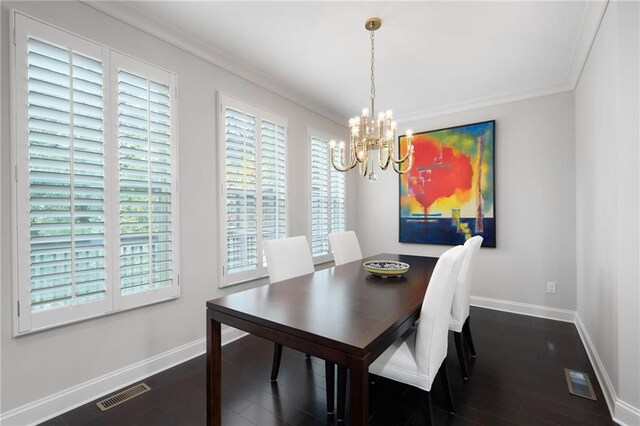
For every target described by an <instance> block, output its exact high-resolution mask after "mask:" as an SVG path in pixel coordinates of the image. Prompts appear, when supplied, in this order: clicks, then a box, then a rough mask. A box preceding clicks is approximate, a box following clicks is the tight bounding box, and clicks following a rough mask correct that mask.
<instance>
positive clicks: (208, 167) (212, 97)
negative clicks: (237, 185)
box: [0, 1, 354, 413]
mask: <svg viewBox="0 0 640 426" xmlns="http://www.w3.org/2000/svg"><path fill="white" fill-rule="evenodd" d="M12 7H13V8H15V9H17V10H19V11H23V12H24V13H26V14H28V15H31V16H33V17H36V18H39V19H42V20H44V21H46V22H48V23H51V24H54V25H57V26H59V27H61V28H64V29H66V30H68V31H71V32H74V33H76V34H79V35H81V36H84V37H87V38H89V39H92V40H94V41H97V42H99V43H103V44H106V45H109V46H111V47H113V48H115V49H118V50H120V51H122V52H125V53H127V54H130V55H133V56H135V57H138V58H140V59H143V60H146V61H148V62H150V63H152V64H155V65H158V66H160V67H163V68H166V69H169V70H171V71H174V72H176V73H177V74H178V89H179V101H178V107H179V111H178V113H179V124H178V139H179V156H180V158H179V168H180V176H179V185H180V187H179V191H180V219H181V221H180V237H181V241H180V250H181V262H182V264H181V287H182V289H181V297H180V298H179V299H178V300H176V301H171V302H166V303H161V304H157V305H154V306H149V307H145V308H140V309H136V310H133V311H129V312H123V313H118V314H114V315H110V316H108V317H104V318H100V319H94V320H89V321H85V322H81V323H77V324H74V325H70V326H65V327H60V328H56V329H53V330H50V331H45V332H40V333H36V334H33V335H29V336H24V337H20V338H14V337H12V334H11V323H12V317H11V312H12V309H11V308H12V306H11V305H12V303H11V300H12V296H11V244H10V238H9V236H10V235H11V227H10V223H11V216H10V215H11V214H12V211H13V206H12V202H11V197H10V165H11V162H10V142H11V140H10V136H9V134H10V133H9V126H8V124H9V118H8V111H9V105H10V104H9V72H8V71H9V53H10V49H9V28H10V25H9V15H10V14H9V8H12ZM1 19H2V26H1V27H2V29H1V31H2V34H1V35H2V45H1V48H2V63H1V66H2V81H1V87H2V99H1V101H2V105H1V106H2V111H3V113H2V133H1V136H2V144H1V146H0V162H1V172H0V173H1V177H2V179H1V187H0V200H1V209H0V212H1V221H0V227H1V231H2V232H1V233H2V241H1V245H0V251H1V259H2V262H1V265H0V271H1V273H2V276H1V283H2V286H1V302H0V303H1V307H2V318H1V319H2V326H1V340H0V343H1V344H2V361H1V362H2V365H1V372H2V384H1V400H0V412H4V413H6V412H7V411H10V410H12V409H15V408H16V407H19V406H22V405H23V404H28V403H31V402H33V401H35V400H38V399H40V398H43V397H46V396H49V395H51V394H53V393H55V392H58V391H62V390H64V389H67V388H70V387H72V386H75V385H78V384H81V383H84V382H86V381H88V380H91V379H94V378H96V377H98V376H101V375H104V374H109V373H111V372H113V371H115V370H118V369H120V368H123V367H126V366H129V365H131V364H133V363H136V362H139V361H141V360H145V359H147V358H149V357H152V356H155V355H158V354H161V353H165V352H166V351H169V350H172V349H174V348H177V347H180V346H181V345H184V344H188V343H190V342H194V341H198V339H201V338H203V337H204V335H205V301H206V300H209V299H212V298H215V297H218V296H221V295H223V294H227V293H230V292H235V291H239V290H243V289H246V288H248V286H247V285H244V286H234V287H231V288H227V289H225V290H224V291H222V290H220V289H219V288H218V282H217V274H218V271H219V267H220V265H219V262H218V257H219V253H218V227H217V224H216V223H217V219H218V218H217V211H218V209H217V204H218V201H219V200H218V199H217V195H216V190H215V189H216V188H217V187H218V185H217V169H218V165H217V159H216V152H217V151H216V144H217V143H218V141H217V140H216V139H217V134H218V133H217V128H216V92H217V91H218V90H221V91H223V92H225V93H227V94H230V95H233V96H235V97H237V98H240V99H242V100H245V101H247V102H250V103H253V104H255V105H258V106H261V107H263V108H265V109H268V110H270V111H273V112H275V113H277V114H279V115H281V116H284V117H286V118H287V119H288V123H289V133H288V136H289V139H288V142H289V175H288V179H289V185H290V191H289V206H290V208H291V210H290V212H291V215H290V216H291V221H290V233H291V235H299V234H306V233H307V232H308V228H309V226H310V225H309V218H308V217H309V207H308V206H309V200H308V189H307V186H308V185H307V182H309V177H308V175H307V170H308V169H307V164H308V161H307V160H306V159H307V156H308V150H307V146H308V127H313V128H315V129H318V130H321V131H323V132H324V133H327V134H331V135H335V136H336V137H344V135H345V133H346V129H345V127H344V126H341V125H338V124H336V123H334V122H332V121H330V120H328V119H325V118H324V117H322V116H320V115H318V114H316V113H313V112H311V111H309V110H307V109H305V108H303V107H301V106H299V105H297V104H294V103H293V102H290V101H288V100H287V99H285V98H283V97H280V96H277V95H275V94H274V93H272V92H270V91H268V90H265V89H263V88H261V87H259V86H257V85H255V84H252V83H250V82H248V81H246V80H243V79H241V78H239V77H237V76H235V75H233V74H231V73H229V72H226V71H224V70H222V69H220V68H218V67H216V66H213V65H211V64H209V63H207V62H205V61H203V60H201V59H198V58H196V57H194V56H192V55H190V54H188V53H185V52H184V51H181V50H179V49H177V48H175V47H173V46H171V45H169V44H167V43H164V42H162V41H159V40H158V39H155V38H153V37H151V36H149V35H147V34H145V33H143V32H141V31H138V30H136V29H134V28H132V27H130V26H128V25H126V24H123V23H122V22H120V21H118V20H115V19H112V18H110V17H108V16H107V15H104V14H102V13H101V12H98V11H96V10H95V9H93V8H91V7H88V6H86V5H84V4H81V3H78V2H20V3H18V2H16V3H7V2H4V1H3V2H2V16H1ZM349 181H351V180H349ZM350 185H351V184H348V186H350ZM347 191H348V192H349V191H350V188H348V189H347ZM353 207H354V205H353V203H350V204H348V206H347V208H348V209H350V217H352V216H353V211H354V209H353ZM348 223H352V221H351V220H349V221H348ZM202 348H204V346H202Z"/></svg>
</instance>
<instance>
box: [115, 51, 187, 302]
mask: <svg viewBox="0 0 640 426" xmlns="http://www.w3.org/2000/svg"><path fill="white" fill-rule="evenodd" d="M118 63H120V64H121V65H120V66H117V67H116V68H117V70H118V71H117V93H118V97H117V102H118V154H119V163H118V181H119V194H120V203H119V204H120V211H119V227H120V253H119V255H120V265H119V266H120V296H131V295H140V294H145V293H152V292H159V291H161V290H164V293H159V294H174V295H175V291H170V290H171V288H172V287H173V288H174V287H175V285H176V282H175V281H176V269H177V259H176V257H177V256H176V250H177V247H176V245H175V240H174V228H175V226H176V223H175V213H176V212H175V208H176V207H175V205H176V203H175V200H174V197H175V194H174V192H175V190H174V186H175V182H174V178H173V167H172V166H173V159H172V152H173V146H172V134H171V133H172V131H173V129H172V125H171V123H172V116H171V115H172V106H171V96H172V91H171V85H172V83H171V79H170V76H169V75H168V74H167V73H166V72H159V71H158V70H157V69H155V68H152V67H150V66H148V65H146V64H143V63H140V62H139V61H135V60H133V59H131V58H124V57H118ZM129 68H132V69H129ZM154 72H155V74H157V75H158V76H157V77H156V76H154ZM144 297H145V298H151V299H152V298H153V296H149V295H145V296H144Z"/></svg>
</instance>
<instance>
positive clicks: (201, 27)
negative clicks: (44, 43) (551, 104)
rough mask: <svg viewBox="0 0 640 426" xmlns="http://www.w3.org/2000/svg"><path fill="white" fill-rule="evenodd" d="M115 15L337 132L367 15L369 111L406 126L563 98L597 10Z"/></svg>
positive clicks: (353, 91) (426, 5)
mask: <svg viewBox="0 0 640 426" xmlns="http://www.w3.org/2000/svg"><path fill="white" fill-rule="evenodd" d="M94 5H95V3H94ZM594 5H595V7H594ZM111 6H113V3H112V4H111ZM97 7H98V8H100V9H102V10H105V8H106V9H109V7H103V6H97ZM117 9H118V10H117V12H118V13H119V14H120V16H119V17H120V18H125V20H129V21H132V20H135V19H134V17H135V16H139V17H144V18H145V19H144V21H143V20H140V21H139V22H144V26H145V29H146V30H147V31H149V32H156V35H160V36H161V37H163V38H165V39H167V38H169V39H171V41H173V42H174V44H177V45H179V46H182V47H184V46H187V47H189V48H190V50H192V51H193V52H195V53H200V54H201V56H206V57H208V58H215V61H214V62H216V63H218V64H219V65H222V66H224V67H226V68H228V69H231V70H232V71H234V72H238V73H239V74H241V75H243V76H244V77H247V78H249V79H251V80H253V81H257V82H258V83H260V82H261V80H263V81H267V82H269V84H267V85H266V86H267V87H269V88H271V89H272V90H274V91H276V92H280V93H284V94H285V96H287V95H290V96H288V97H290V98H293V99H294V100H295V101H297V102H299V103H302V104H303V105H307V106H309V105H312V107H313V106H318V107H319V108H320V109H321V110H323V111H329V112H330V115H331V116H333V117H341V118H342V119H343V120H344V121H345V123H346V120H347V118H348V117H350V116H353V115H355V114H357V113H358V112H359V111H360V110H361V109H362V108H363V107H365V106H368V99H369V84H370V81H369V72H370V71H369V54H370V53H369V34H368V32H367V31H366V30H365V29H364V22H365V20H366V19H367V18H369V17H371V16H378V17H380V18H382V20H383V24H382V28H381V29H380V30H378V31H377V32H376V88H377V94H376V107H377V109H389V108H391V109H393V110H394V113H395V115H396V117H399V118H401V119H402V118H404V119H405V120H406V119H409V118H416V117H419V116H427V115H433V114H437V113H438V112H441V111H447V110H451V109H455V108H458V107H460V108H463V107H465V106H467V107H471V106H474V105H482V104H487V103H491V102H497V101H505V100H515V99H521V98H526V97H530V96H536V95H541V94H548V93H555V92H560V91H566V90H571V89H573V88H574V86H575V83H576V81H577V78H578V76H579V73H580V71H581V69H582V66H583V64H584V61H585V59H586V56H587V54H588V50H589V48H590V45H591V43H592V41H593V38H594V36H595V32H596V30H597V26H598V24H599V21H600V19H601V16H602V13H603V11H604V4H603V3H599V2H597V3H593V2H586V1H573V2H567V1H554V2H534V1H532V2H451V1H447V2H445V1H439V2H176V1H168V2H162V1H136V2H120V3H118V5H117ZM105 11H107V12H108V13H111V14H114V13H113V12H114V11H115V9H114V8H113V7H110V11H109V10H105ZM126 17H128V19H127V18H126ZM132 23H133V24H134V25H135V24H136V22H132ZM279 89H281V90H279Z"/></svg>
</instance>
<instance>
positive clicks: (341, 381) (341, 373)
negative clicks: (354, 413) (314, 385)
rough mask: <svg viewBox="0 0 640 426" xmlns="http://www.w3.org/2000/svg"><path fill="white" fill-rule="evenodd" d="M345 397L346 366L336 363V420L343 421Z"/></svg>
mask: <svg viewBox="0 0 640 426" xmlns="http://www.w3.org/2000/svg"><path fill="white" fill-rule="evenodd" d="M346 399H347V367H343V366H342V365H338V421H339V422H343V421H344V407H345V403H346Z"/></svg>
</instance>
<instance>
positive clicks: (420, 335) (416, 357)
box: [369, 246, 465, 425]
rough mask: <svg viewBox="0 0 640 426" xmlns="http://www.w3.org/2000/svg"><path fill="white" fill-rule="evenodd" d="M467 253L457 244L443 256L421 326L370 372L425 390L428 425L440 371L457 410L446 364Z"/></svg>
mask: <svg viewBox="0 0 640 426" xmlns="http://www.w3.org/2000/svg"><path fill="white" fill-rule="evenodd" d="M464 253H465V249H464V248H463V247H462V246H457V247H453V248H451V249H449V250H447V251H446V252H445V253H444V254H443V255H442V256H440V259H438V263H437V264H436V267H435V269H434V270H433V274H432V275H431V280H430V281H429V286H428V287H427V292H426V294H425V297H424V303H423V304H422V310H421V312H420V321H419V323H418V326H417V327H415V328H413V329H412V330H411V331H410V332H408V333H405V335H404V336H402V337H401V338H400V339H399V340H397V341H396V342H395V343H394V344H393V345H391V346H390V347H389V348H388V349H387V350H386V351H384V352H383V353H382V355H380V356H379V357H378V359H376V360H375V361H374V362H373V363H372V364H371V365H370V366H369V372H370V373H373V374H376V375H378V376H382V377H386V378H388V379H391V380H395V381H398V382H402V383H406V384H408V385H411V386H414V387H416V388H418V389H420V390H421V402H420V404H421V408H422V413H423V416H424V419H425V424H427V425H430V424H433V418H432V413H431V394H430V391H431V385H432V384H433V381H434V379H435V377H436V374H437V373H440V380H441V381H442V386H443V389H444V391H445V396H446V401H447V405H448V407H447V409H448V410H449V412H453V398H452V396H451V389H450V387H449V379H448V377H447V367H446V357H447V335H448V326H449V317H450V312H451V302H452V301H453V293H454V291H455V288H456V285H457V280H458V275H459V273H460V268H461V266H462V261H463V259H464Z"/></svg>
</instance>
